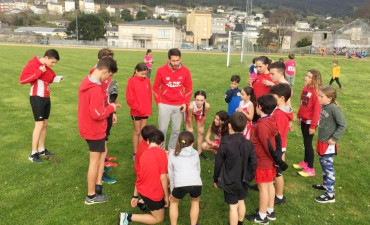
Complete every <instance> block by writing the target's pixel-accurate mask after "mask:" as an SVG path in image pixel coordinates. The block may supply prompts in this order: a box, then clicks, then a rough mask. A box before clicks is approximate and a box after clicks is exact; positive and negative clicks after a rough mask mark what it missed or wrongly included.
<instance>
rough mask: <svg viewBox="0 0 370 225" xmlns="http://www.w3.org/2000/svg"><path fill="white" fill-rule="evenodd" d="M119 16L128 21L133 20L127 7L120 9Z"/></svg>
mask: <svg viewBox="0 0 370 225" xmlns="http://www.w3.org/2000/svg"><path fill="white" fill-rule="evenodd" d="M121 18H122V19H123V20H124V21H126V22H130V21H133V20H134V17H133V16H132V15H131V11H130V10H129V9H124V10H122V12H121Z"/></svg>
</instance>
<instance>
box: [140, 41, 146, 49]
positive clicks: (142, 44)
mask: <svg viewBox="0 0 370 225" xmlns="http://www.w3.org/2000/svg"><path fill="white" fill-rule="evenodd" d="M140 47H141V48H146V47H145V40H140Z"/></svg>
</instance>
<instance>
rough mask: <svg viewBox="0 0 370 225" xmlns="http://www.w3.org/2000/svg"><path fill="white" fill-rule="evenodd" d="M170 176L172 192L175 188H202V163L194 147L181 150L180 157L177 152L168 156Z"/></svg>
mask: <svg viewBox="0 0 370 225" xmlns="http://www.w3.org/2000/svg"><path fill="white" fill-rule="evenodd" d="M168 176H169V178H170V184H171V191H172V190H173V188H175V187H185V186H201V185H202V180H201V178H200V161H199V155H198V151H197V150H195V149H194V148H193V147H192V146H188V147H185V148H183V149H181V152H180V154H179V155H178V156H175V151H172V152H170V154H169V156H168Z"/></svg>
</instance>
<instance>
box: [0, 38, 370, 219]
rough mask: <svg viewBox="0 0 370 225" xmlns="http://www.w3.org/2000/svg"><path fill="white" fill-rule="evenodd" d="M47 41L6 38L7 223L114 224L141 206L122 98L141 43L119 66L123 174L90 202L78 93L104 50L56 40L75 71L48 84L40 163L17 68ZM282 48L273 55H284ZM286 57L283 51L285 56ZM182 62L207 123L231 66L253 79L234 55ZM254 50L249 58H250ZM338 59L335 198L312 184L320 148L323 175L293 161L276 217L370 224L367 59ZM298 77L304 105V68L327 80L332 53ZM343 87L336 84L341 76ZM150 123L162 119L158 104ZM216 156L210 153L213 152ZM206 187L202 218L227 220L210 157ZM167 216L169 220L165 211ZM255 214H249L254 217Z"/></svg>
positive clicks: (294, 136) (301, 61)
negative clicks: (45, 155) (34, 156)
mask: <svg viewBox="0 0 370 225" xmlns="http://www.w3.org/2000/svg"><path fill="white" fill-rule="evenodd" d="M45 50H46V48H45V47H36V46H5V45H0V55H1V61H0V68H1V78H2V81H1V82H0V90H1V91H0V109H1V123H0V132H1V142H0V158H1V163H0V171H1V173H0V174H1V175H0V196H1V198H0V199H1V201H0V224H116V223H117V214H118V212H120V211H129V212H133V213H141V212H140V211H139V210H138V209H133V208H131V206H130V200H131V196H132V193H133V187H134V181H135V176H134V171H133V162H132V160H131V155H132V144H131V135H132V121H131V118H130V116H129V109H128V107H127V105H126V103H125V99H124V96H125V87H126V82H127V79H128V78H129V77H130V76H131V75H132V73H133V69H134V67H135V65H136V64H137V63H138V62H140V61H142V60H143V57H144V50H143V51H124V50H115V59H116V60H117V61H118V65H119V70H118V73H117V74H116V75H115V76H114V79H115V80H117V81H118V83H119V92H120V95H119V97H118V101H119V102H120V103H122V105H123V108H122V109H120V110H119V111H118V112H117V115H118V124H117V125H116V126H114V127H113V129H112V135H111V137H110V140H109V152H110V153H109V154H110V155H113V156H117V157H118V163H119V166H118V167H117V168H116V169H114V170H113V172H111V173H110V174H111V175H112V176H113V177H116V178H117V179H118V182H117V183H116V184H114V185H104V192H105V193H106V194H108V195H109V196H110V197H111V200H110V201H108V202H107V203H104V204H100V205H93V206H86V205H85V204H84V198H85V195H86V192H87V184H86V183H87V182H86V172H87V167H88V149H87V144H86V143H85V141H84V140H83V139H81V138H80V136H79V133H78V128H77V100H78V99H77V94H78V92H77V91H78V87H79V84H80V82H81V80H82V79H83V78H84V77H85V76H86V75H87V73H88V71H89V69H90V68H91V67H92V66H93V65H94V64H95V63H96V58H97V52H98V49H77V48H57V50H58V51H59V53H60V56H61V60H60V62H58V64H57V65H56V66H55V67H54V69H55V72H56V73H57V74H58V75H67V76H68V77H67V78H66V79H65V80H63V81H62V82H61V83H57V84H52V85H51V101H52V110H51V116H50V120H49V130H48V136H47V143H46V145H47V147H48V149H49V150H50V151H52V152H54V153H56V156H55V157H54V158H52V159H50V160H44V162H43V163H42V164H35V163H31V162H29V161H28V159H27V157H28V154H29V153H30V150H31V149H30V148H31V134H32V129H33V125H34V122H33V117H32V112H31V109H30V105H29V100H28V99H29V97H28V95H29V85H20V84H19V83H18V78H19V75H20V73H21V71H22V69H23V67H24V66H25V64H26V63H27V61H28V60H29V59H31V58H32V57H33V56H34V55H42V54H43V53H44V52H45ZM153 57H154V59H155V64H154V71H153V73H152V74H153V77H152V81H153V80H154V74H155V69H156V68H157V67H158V66H161V65H163V64H164V63H165V62H166V52H159V51H154V52H153ZM279 57H281V56H278V55H273V56H272V58H274V59H275V60H277V59H278V58H279ZM284 57H286V56H285V55H284ZM182 58H183V63H184V65H186V66H187V67H188V68H189V69H190V71H191V73H192V77H193V82H194V91H196V90H199V89H203V90H205V91H206V92H207V95H208V99H207V101H208V102H209V103H210V104H211V112H210V116H209V117H208V119H207V124H206V127H208V125H209V124H210V121H211V120H212V118H213V115H214V114H215V112H216V111H218V110H221V109H226V107H227V105H226V103H225V102H224V100H223V98H224V93H225V91H226V90H227V89H228V88H229V79H230V76H231V75H232V74H240V75H241V77H242V81H241V84H240V86H241V87H243V86H244V85H245V84H246V79H247V71H248V68H247V67H246V66H244V65H243V64H240V63H239V62H238V60H239V56H238V55H233V56H232V57H231V65H232V66H231V67H229V68H227V67H226V66H225V64H226V54H200V53H187V52H183V57H182ZM251 58H252V55H248V56H247V59H246V60H247V61H248V62H249V61H251ZM338 59H339V65H340V66H341V68H342V74H341V78H340V79H341V82H342V84H343V86H344V89H343V90H342V91H340V92H338V101H339V103H340V105H341V108H342V110H343V113H344V115H345V118H346V120H347V123H348V128H347V130H346V132H345V134H344V136H343V137H342V138H341V140H340V149H339V154H338V156H336V157H335V169H336V178H337V180H336V189H335V193H336V203H335V204H329V205H327V204H319V203H316V202H315V200H314V198H315V197H317V196H318V195H319V194H321V192H318V191H315V190H313V189H312V188H311V185H312V184H318V183H320V182H321V176H320V172H321V169H320V166H319V163H318V160H317V157H316V156H315V164H314V165H315V168H316V169H317V173H318V176H316V177H315V178H302V177H299V175H297V171H296V170H294V169H293V168H292V167H291V166H290V167H289V169H288V170H287V171H286V172H285V173H284V177H285V182H286V187H285V195H286V197H287V203H286V204H284V205H281V206H278V207H276V214H277V221H276V222H272V223H273V224H365V223H368V222H369V221H370V216H369V213H368V212H369V208H370V202H369V199H370V198H369V197H368V194H367V193H368V190H369V188H370V186H369V184H370V179H369V175H368V174H369V172H370V171H369V168H370V167H369V163H368V161H369V156H368V153H369V147H368V146H369V140H370V135H369V128H370V122H369V119H368V109H369V107H370V103H369V102H370V101H369V100H368V99H369V97H370V91H369V83H370V74H369V63H368V61H354V60H344V59H342V58H338ZM296 61H297V65H298V66H297V71H298V72H297V79H296V85H295V86H294V93H295V94H294V96H293V99H292V103H293V106H294V109H295V112H296V111H297V107H298V103H299V96H300V92H301V89H302V87H303V77H304V75H305V71H307V70H308V69H312V68H316V69H319V70H320V71H321V72H322V75H323V81H324V83H325V84H326V83H328V82H329V80H330V71H331V63H332V58H331V57H326V58H322V57H317V56H304V57H297V58H296ZM334 85H336V84H334ZM148 123H149V124H154V125H156V124H157V107H156V106H155V105H153V115H152V116H151V117H150V118H149V121H148ZM209 156H210V155H209ZM302 158H303V144H302V135H301V133H300V129H299V127H297V126H295V131H294V132H291V133H290V134H289V137H288V151H287V162H288V164H289V165H291V164H293V163H295V162H298V161H301V160H302ZM201 164H202V179H203V183H204V186H203V194H202V197H201V203H200V204H201V205H200V206H201V211H200V217H199V224H204V225H211V224H212V225H213V224H226V221H227V218H228V206H227V205H226V203H224V201H223V193H222V191H221V190H217V189H215V188H214V187H213V180H212V175H213V162H212V161H205V160H201ZM246 205H247V212H248V213H251V212H252V211H253V210H254V209H255V208H256V207H258V193H256V192H253V191H251V192H250V194H249V196H248V197H247V199H246ZM188 210H189V200H188V199H187V198H186V199H184V200H183V201H182V202H181V203H180V217H179V224H189V219H188ZM166 211H167V212H166V219H165V221H164V222H163V223H162V224H169V218H168V210H166ZM248 223H249V222H245V224H248Z"/></svg>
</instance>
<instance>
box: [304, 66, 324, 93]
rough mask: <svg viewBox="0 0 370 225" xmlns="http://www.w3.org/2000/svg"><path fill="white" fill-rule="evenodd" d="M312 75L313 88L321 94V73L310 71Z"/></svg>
mask: <svg viewBox="0 0 370 225" xmlns="http://www.w3.org/2000/svg"><path fill="white" fill-rule="evenodd" d="M307 72H310V73H311V74H312V86H313V87H314V89H315V90H316V93H318V92H319V89H320V88H321V87H322V79H321V73H320V71H318V70H315V69H312V70H308V71H307Z"/></svg>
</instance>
